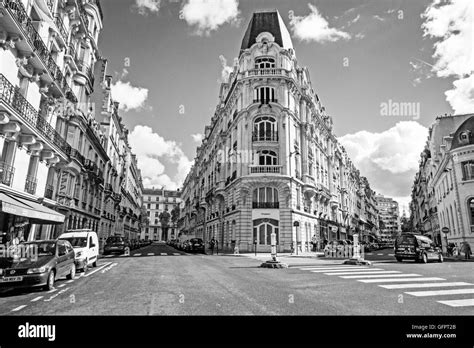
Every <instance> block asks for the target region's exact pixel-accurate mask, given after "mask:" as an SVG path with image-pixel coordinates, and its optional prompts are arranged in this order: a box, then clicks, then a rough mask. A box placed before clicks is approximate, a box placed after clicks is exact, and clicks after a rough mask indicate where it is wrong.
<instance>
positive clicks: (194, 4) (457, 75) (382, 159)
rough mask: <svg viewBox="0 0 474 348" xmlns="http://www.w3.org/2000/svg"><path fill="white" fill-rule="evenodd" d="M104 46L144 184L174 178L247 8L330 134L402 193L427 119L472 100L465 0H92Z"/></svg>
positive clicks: (190, 152)
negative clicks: (264, 14) (313, 95)
mask: <svg viewBox="0 0 474 348" xmlns="http://www.w3.org/2000/svg"><path fill="white" fill-rule="evenodd" d="M101 3H102V7H103V10H104V30H103V32H102V36H101V39H100V48H101V51H102V52H101V53H102V55H103V56H106V57H108V58H109V73H110V74H111V75H113V76H114V89H113V93H114V98H115V99H117V100H118V101H120V102H121V108H122V115H123V116H124V119H125V122H126V124H127V126H128V127H129V128H130V130H131V137H130V143H131V145H132V147H133V149H134V151H135V152H136V153H137V155H138V161H139V166H140V167H141V170H142V174H143V176H144V183H145V185H146V186H165V187H167V188H170V189H174V188H176V187H179V185H180V184H181V183H182V180H183V179H184V177H185V176H186V173H187V171H188V169H189V168H190V166H191V164H192V161H193V159H194V156H195V153H196V152H195V151H196V146H197V145H198V144H199V143H200V141H201V139H202V132H203V130H204V126H205V125H206V124H208V123H209V121H210V118H211V116H212V113H213V110H214V109H215V106H216V103H217V96H218V91H219V83H220V81H222V79H223V78H225V76H226V72H227V71H228V69H229V66H231V65H232V63H233V61H234V58H235V57H237V55H238V52H239V48H240V43H241V41H242V37H243V34H244V32H245V29H246V26H247V24H248V22H249V20H250V17H251V14H252V12H253V11H255V10H258V9H268V8H277V9H278V10H279V11H280V14H281V15H282V17H283V20H284V22H285V23H286V25H287V26H288V28H289V31H290V34H291V35H292V39H293V45H294V47H295V50H296V56H297V58H298V62H299V64H300V65H302V66H307V67H308V68H309V70H310V73H311V79H312V82H313V88H314V89H315V91H316V92H317V93H318V95H319V97H320V98H321V100H322V102H323V104H324V105H325V107H326V110H327V111H328V113H329V114H330V115H331V116H332V117H333V119H334V124H335V132H336V135H337V136H338V137H339V139H340V141H341V143H342V144H343V145H344V146H345V147H346V149H347V151H348V152H349V154H350V155H351V157H352V158H353V160H354V162H355V163H356V165H357V166H358V167H359V169H360V170H361V172H362V174H363V175H365V176H367V177H368V179H369V181H370V183H371V185H372V188H373V189H375V190H376V191H378V192H380V193H382V194H385V195H388V196H392V197H395V198H396V199H398V200H399V201H400V203H401V204H402V205H406V204H407V203H408V196H409V194H410V191H411V185H412V182H413V176H414V174H415V172H416V169H417V166H418V158H419V154H420V152H421V150H422V148H423V146H424V143H425V141H426V137H427V130H428V128H427V127H429V125H430V124H431V123H432V122H433V120H434V118H435V117H436V116H438V115H441V114H445V113H448V114H449V113H453V114H454V113H468V112H473V110H474V77H473V75H472V69H473V67H474V61H473V59H474V58H473V47H472V40H473V37H472V32H473V28H472V25H473V24H472V23H473V22H474V20H473V6H474V2H473V1H471V0H451V1H448V0H439V1H433V0H417V1H414V0H406V1H402V0H390V1H389V0H386V1H383V0H378V1H373V0H317V1H316V0H313V1H312V2H308V1H307V0H305V1H300V0H292V1H281V0H252V1H250V0H113V1H112V0H103V1H102V2H101Z"/></svg>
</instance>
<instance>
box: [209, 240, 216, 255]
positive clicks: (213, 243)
mask: <svg viewBox="0 0 474 348" xmlns="http://www.w3.org/2000/svg"><path fill="white" fill-rule="evenodd" d="M215 245H216V243H215V239H214V237H212V239H211V241H210V242H209V247H210V248H211V255H214V247H215Z"/></svg>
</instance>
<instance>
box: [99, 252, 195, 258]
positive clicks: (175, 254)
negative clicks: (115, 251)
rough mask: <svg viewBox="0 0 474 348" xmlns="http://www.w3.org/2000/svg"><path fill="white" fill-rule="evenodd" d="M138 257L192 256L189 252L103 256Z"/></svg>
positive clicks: (105, 256)
mask: <svg viewBox="0 0 474 348" xmlns="http://www.w3.org/2000/svg"><path fill="white" fill-rule="evenodd" d="M117 256H119V257H140V256H192V255H191V254H180V253H143V254H142V253H136V254H131V255H125V254H124V255H104V256H103V257H104V258H110V257H117Z"/></svg>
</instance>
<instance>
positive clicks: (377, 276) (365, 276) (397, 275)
mask: <svg viewBox="0 0 474 348" xmlns="http://www.w3.org/2000/svg"><path fill="white" fill-rule="evenodd" d="M380 273H382V272H380ZM387 277H390V278H392V277H400V278H403V277H421V275H420V274H415V273H409V274H374V275H372V274H369V273H366V275H355V276H344V277H341V278H344V279H356V278H387Z"/></svg>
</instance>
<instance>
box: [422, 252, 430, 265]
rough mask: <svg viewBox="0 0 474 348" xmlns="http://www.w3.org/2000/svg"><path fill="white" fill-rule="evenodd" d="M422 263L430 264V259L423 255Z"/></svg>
mask: <svg viewBox="0 0 474 348" xmlns="http://www.w3.org/2000/svg"><path fill="white" fill-rule="evenodd" d="M421 262H422V263H428V257H427V256H426V254H425V253H423V255H421Z"/></svg>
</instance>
